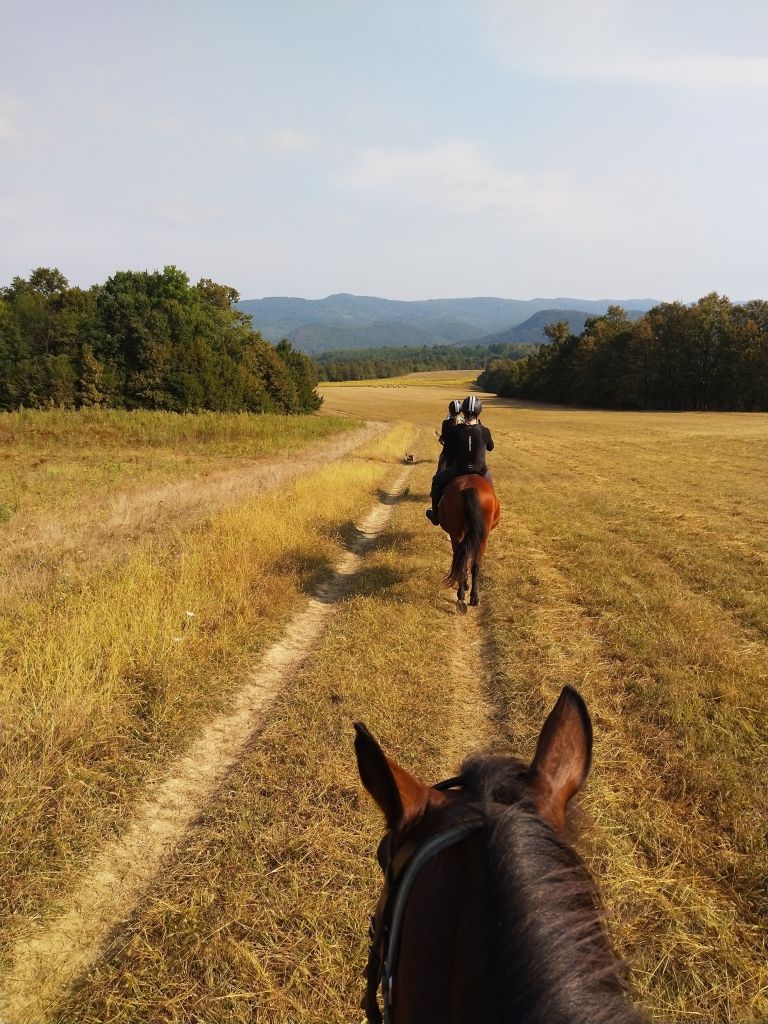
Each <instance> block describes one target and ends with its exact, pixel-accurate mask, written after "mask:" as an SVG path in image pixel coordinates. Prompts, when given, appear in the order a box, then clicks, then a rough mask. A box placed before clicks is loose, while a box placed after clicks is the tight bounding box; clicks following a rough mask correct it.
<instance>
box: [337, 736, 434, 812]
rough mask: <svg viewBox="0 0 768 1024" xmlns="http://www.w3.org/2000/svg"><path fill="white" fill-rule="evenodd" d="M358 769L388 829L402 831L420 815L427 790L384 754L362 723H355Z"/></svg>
mask: <svg viewBox="0 0 768 1024" xmlns="http://www.w3.org/2000/svg"><path fill="white" fill-rule="evenodd" d="M355 732H356V733H357V735H356V736H355V754H356V755H357V770H358V771H359V772H360V778H361V779H362V782H363V785H364V786H365V788H366V789H367V790H368V792H369V793H370V794H371V796H372V797H373V799H374V800H375V801H376V803H377V804H378V805H379V807H380V808H381V810H382V812H383V813H384V817H385V818H386V819H387V827H388V828H390V829H398V828H402V827H403V825H405V824H407V823H408V822H410V821H412V820H413V819H414V818H415V817H417V816H418V815H419V814H421V813H422V812H423V811H424V810H425V808H426V806H427V803H428V801H429V795H430V789H429V787H428V786H425V785H424V784H423V783H422V782H419V780H418V779H417V778H415V777H414V776H413V775H411V773H410V772H407V771H406V770H405V769H404V768H401V767H400V765H399V764H397V763H396V762H395V761H393V760H392V759H391V758H390V757H387V755H386V754H385V753H384V751H383V750H382V749H381V747H380V746H379V744H378V743H377V742H376V740H375V739H374V738H373V736H372V735H371V734H370V733H369V732H368V730H367V729H366V727H365V726H364V725H363V723H362V722H355Z"/></svg>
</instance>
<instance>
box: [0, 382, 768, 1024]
mask: <svg viewBox="0 0 768 1024" xmlns="http://www.w3.org/2000/svg"><path fill="white" fill-rule="evenodd" d="M437 376H438V375H429V378H428V379H427V381H426V383H425V382H423V381H422V379H420V378H421V375H419V376H416V377H414V378H411V379H409V380H406V381H402V382H400V384H399V385H396V386H394V387H393V386H392V384H393V381H385V382H381V383H380V384H379V383H376V382H374V383H373V384H370V385H367V386H366V385H360V384H359V383H356V384H353V385H325V386H324V393H325V405H324V412H328V413H336V414H341V415H343V416H344V417H346V419H347V420H356V419H360V418H368V419H376V420H385V421H386V420H390V421H392V423H393V428H394V429H393V431H392V432H391V433H390V434H389V435H388V436H387V438H386V439H384V440H379V441H374V442H370V443H369V447H367V448H362V449H360V450H358V451H357V452H356V454H355V457H354V458H348V459H345V460H344V461H343V463H342V465H339V466H331V467H329V468H328V469H318V470H316V473H317V476H313V477H312V478H311V479H308V480H306V481H303V480H296V481H294V482H292V484H291V488H292V490H291V492H290V500H289V503H288V509H287V511H286V506H285V505H280V506H278V505H277V503H276V501H275V499H274V497H273V496H271V495H270V494H265V495H262V496H255V497H254V496H251V497H249V498H248V500H246V501H242V502H240V501H236V502H234V503H233V504H232V505H231V506H230V507H227V508H226V509H222V510H221V511H219V512H217V513H216V514H215V515H212V516H210V517H208V518H205V519H203V520H202V521H200V522H198V523H197V524H196V525H195V526H194V528H191V529H186V528H185V529H184V530H183V531H174V530H169V531H168V532H165V533H162V534H160V535H159V536H157V537H153V538H152V539H151V541H146V542H144V543H139V544H137V547H136V550H135V551H132V552H131V554H130V556H129V557H127V558H125V559H123V560H121V561H120V562H119V563H117V564H115V565H114V566H113V567H112V568H111V569H110V571H109V572H108V573H106V574H104V575H103V577H101V576H100V577H99V580H98V585H97V586H95V587H90V586H89V587H86V588H83V591H82V593H80V594H78V595H77V597H76V598H73V599H71V600H68V601H67V602H66V603H65V605H64V607H63V608H62V609H61V610H57V611H56V613H55V614H53V613H52V612H51V609H50V607H49V609H48V615H47V617H46V615H45V614H44V604H43V603H42V602H39V603H38V604H36V605H35V608H36V609H37V611H35V615H38V613H39V617H37V618H34V617H30V612H29V607H28V606H26V605H23V604H19V605H18V606H17V607H16V610H15V614H14V615H8V616H6V617H5V619H4V625H3V627H2V628H3V630H4V632H3V634H2V637H3V639H2V644H3V648H2V650H3V659H4V660H3V666H4V672H5V675H6V678H7V679H8V681H9V683H8V685H7V686H6V687H5V688H4V690H5V692H4V695H3V699H4V700H5V705H4V708H3V717H4V719H5V720H6V721H10V722H11V724H12V728H11V730H10V733H8V734H7V737H8V736H9V737H10V741H9V740H8V738H6V747H5V751H4V756H5V762H4V764H5V769H6V772H7V775H6V779H7V782H6V785H7V786H8V787H9V789H7V790H6V793H10V794H11V795H12V796H13V797H14V800H12V801H8V802H7V803H6V805H5V806H6V807H7V808H8V810H7V811H6V815H7V818H6V822H5V823H4V839H8V838H9V837H10V840H11V848H12V849H13V850H14V851H15V854H14V859H13V861H12V863H11V864H10V865H9V867H10V870H4V878H5V886H6V889H5V892H6V897H5V898H6V913H10V923H11V927H10V929H9V936H10V938H11V939H12V938H13V937H14V936H15V935H17V934H23V932H24V929H25V927H26V926H27V923H28V921H29V920H30V919H34V918H35V917H37V916H38V915H40V914H41V913H44V912H45V911H46V909H47V908H49V907H50V905H51V901H52V900H53V897H54V891H55V890H61V891H63V892H64V893H66V885H67V880H68V879H69V878H70V877H71V876H72V875H73V874H75V873H76V872H77V869H78V866H79V865H80V864H81V863H83V862H84V861H85V860H86V859H87V854H88V851H89V850H90V849H92V848H93V847H94V846H95V845H97V844H98V843H99V842H100V841H102V840H103V838H104V837H105V836H106V835H109V834H112V833H114V832H115V831H119V828H120V827H121V825H120V820H121V815H124V814H125V812H126V808H130V805H131V801H132V799H133V796H134V794H135V793H136V792H137V791H138V789H139V788H140V787H141V785H142V784H143V781H144V780H145V779H146V778H147V777H148V776H150V775H151V774H152V773H153V772H154V771H156V770H157V767H158V765H161V764H162V763H164V761H165V760H166V759H167V758H168V757H169V756H170V754H171V752H172V751H174V750H178V749H180V748H181V747H182V746H183V745H184V744H185V743H186V742H187V740H188V739H189V737H190V736H191V735H193V734H194V732H195V730H196V729H197V728H199V725H200V723H201V722H202V721H204V720H205V719H206V718H207V717H209V716H210V715H211V714H213V713H214V711H215V710H216V709H217V708H219V707H221V706H222V703H223V702H225V701H226V699H227V695H228V694H229V693H231V692H232V688H233V687H234V686H235V685H236V684H237V680H238V679H239V678H242V676H243V675H244V673H246V672H247V668H248V665H249V663H252V662H253V661H254V660H255V659H257V658H258V655H259V653H260V651H262V650H263V649H264V648H265V646H266V645H267V644H268V643H269V642H270V640H271V639H272V638H274V637H276V636H277V635H279V632H280V629H281V624H282V623H283V622H284V621H285V620H286V618H287V616H288V615H289V614H290V612H291V611H292V610H293V609H295V608H296V607H298V606H299V605H300V603H301V601H302V600H303V595H304V593H305V592H306V591H307V590H308V589H310V588H311V587H312V586H313V584H315V583H316V582H317V581H318V580H319V579H321V578H322V577H323V575H324V574H325V573H327V571H328V567H329V565H330V564H331V562H332V561H333V559H334V557H335V556H336V555H337V553H338V552H339V551H340V550H341V549H342V546H343V540H344V538H345V537H348V536H349V529H350V524H351V521H352V520H354V519H355V518H356V517H358V516H359V515H360V514H361V512H362V511H363V510H364V509H365V508H366V507H367V506H368V505H369V504H370V502H371V501H372V500H373V498H374V495H375V493H376V490H377V488H381V487H386V483H387V481H388V480H390V479H391V478H392V474H393V473H394V472H395V470H396V466H397V465H398V464H399V463H400V461H401V459H402V455H403V453H404V452H405V451H406V450H411V451H414V453H415V455H416V459H417V462H416V465H415V467H414V470H413V475H412V477H411V481H410V490H409V492H408V493H406V495H405V497H404V498H403V500H401V501H400V502H398V503H397V504H396V505H395V506H394V509H393V515H392V518H391V520H390V521H389V524H388V525H387V527H386V529H385V531H384V533H383V534H382V536H381V537H380V538H379V539H378V540H377V541H376V542H375V544H374V546H373V549H372V551H371V552H370V553H369V554H368V555H367V556H366V559H365V565H364V568H363V569H362V570H361V571H359V572H358V573H357V575H356V576H355V578H354V580H353V581H352V584H351V591H350V593H349V595H348V596H347V597H346V599H345V600H344V601H342V602H341V603H340V604H339V605H338V606H337V608H336V609H335V611H334V615H333V616H332V618H331V619H330V625H329V626H328V628H327V630H326V631H325V632H324V634H323V637H322V640H321V641H320V642H319V643H318V644H317V645H316V646H315V647H314V649H313V650H312V652H311V654H310V656H309V657H308V659H307V660H306V661H305V663H304V665H303V666H302V668H301V670H300V671H299V672H297V673H296V674H295V675H294V676H293V677H292V678H291V679H290V680H289V682H288V683H287V685H286V686H285V687H284V688H283V690H282V691H281V693H280V695H279V697H278V699H277V701H276V703H275V704H274V705H273V706H272V708H271V710H270V714H269V721H268V723H267V725H266V726H265V728H264V730H263V731H262V732H261V733H260V734H259V736H258V739H256V740H255V741H254V743H253V745H252V747H251V749H250V751H249V752H248V754H247V756H246V757H245V758H244V759H243V760H242V761H241V763H240V764H239V765H238V767H237V768H236V770H235V771H234V772H233V773H232V774H231V775H230V776H229V777H228V779H227V781H226V784H225V786H224V787H223V789H222V791H221V793H220V796H219V799H218V800H217V801H216V802H215V803H214V804H212V805H211V806H210V807H209V809H208V811H207V813H206V814H205V815H204V817H203V818H202V819H201V820H200V821H199V822H198V823H197V825H196V826H195V828H194V829H193V830H192V831H191V832H189V833H188V834H187V835H186V836H184V837H183V840H182V843H181V845H180V847H179V849H178V850H177V851H176V853H175V854H174V856H173V857H172V859H171V860H170V861H169V862H168V864H167V867H166V870H165V871H164V872H163V873H162V874H161V876H160V877H158V878H156V880H155V882H154V884H153V886H152V888H151V889H150V891H149V892H148V893H147V894H146V896H145V898H143V899H142V901H141V902H140V904H139V905H138V906H137V907H136V908H135V910H134V911H133V913H132V915H131V916H130V919H129V920H128V921H127V922H126V923H125V924H124V925H123V926H122V927H120V928H119V929H118V931H117V932H116V934H115V935H114V936H113V939H112V941H111V943H110V945H109V947H108V949H107V950H106V951H105V953H104V956H103V958H102V959H101V960H100V961H99V962H98V963H97V964H95V965H94V966H93V967H92V968H91V969H90V971H89V972H88V974H87V976H86V977H84V978H83V979H82V981H81V983H80V985H78V986H77V987H76V988H75V990H74V991H72V992H71V993H70V994H69V995H68V996H67V997H66V998H65V999H64V1000H63V1002H62V1003H61V1004H60V1005H59V1006H58V1007H57V1008H56V1009H55V1010H54V1012H53V1013H52V1014H51V1017H50V1019H51V1020H52V1021H56V1022H58V1024H75V1022H77V1024H97V1022H99V1024H101V1022H114V1024H118V1022H119V1024H129V1022H130V1024H133V1022H138V1021H142V1024H159V1022H174V1024H176V1022H178V1024H181V1022H188V1021H206V1022H208V1021H210V1022H221V1024H224V1022H230V1021H232V1022H234V1021H242V1022H246V1021H251V1020H259V1021H265V1022H275V1024H277V1022H281V1024H282V1022H285V1024H289V1022H296V1021H315V1020H322V1021H327V1022H339V1024H341V1022H342V1021H345V1022H347V1021H349V1020H355V1019H358V1018H359V1016H360V1011H359V1010H357V1009H356V1006H357V1003H358V1001H359V998H360V994H361V991H362V979H361V977H360V972H361V970H362V967H363V964H364V962H365V942H366V937H365V932H366V921H367V913H368V912H369V911H370V909H371V907H372V905H373V901H374V898H375V893H376V889H377V885H378V878H377V875H378V869H377V868H376V866H375V861H374V858H373V851H374V849H375V845H376V842H377V840H378V836H379V835H380V822H379V820H378V817H377V813H376V812H375V808H373V807H372V806H371V805H370V803H369V801H367V800H366V799H365V798H364V795H363V794H362V792H361V789H360V786H359V784H358V782H357V780H356V776H355V771H354V760H353V755H352V746H351V741H352V735H351V729H350V723H351V722H352V721H353V720H355V719H358V718H362V719H363V720H365V721H366V722H367V723H368V724H369V726H370V727H371V728H372V729H373V730H374V731H375V732H376V733H377V735H379V736H380V738H381V739H382V741H383V742H384V743H385V745H386V746H387V747H388V749H389V750H391V751H392V752H393V753H394V754H395V755H396V756H398V757H399V758H400V759H401V760H402V761H403V762H404V763H406V764H407V765H409V766H410V767H411V768H412V769H413V770H415V771H416V772H417V773H420V774H421V775H422V776H423V777H424V778H425V779H427V780H432V779H435V778H437V777H438V776H441V775H444V774H446V773H450V772H451V771H452V770H453V769H454V768H455V767H456V766H457V764H458V762H459V761H460V759H461V756H462V755H463V754H464V753H465V752H469V751H471V750H473V749H477V748H478V747H482V746H485V745H487V744H490V745H493V746H501V747H506V748H510V749H512V750H514V751H515V752H517V753H519V754H521V755H525V756H530V754H531V753H532V745H533V742H534V740H535V735H536V734H537V732H538V728H539V726H540V724H541V719H542V716H543V714H544V713H545V711H546V709H548V707H549V706H551V704H552V703H553V701H554V699H555V697H556V695H557V693H558V692H559V690H560V687H561V686H562V685H563V683H566V682H568V683H572V684H573V685H575V686H577V687H578V688H579V690H580V691H581V692H582V693H583V694H584V696H585V698H586V699H587V701H588V703H589V705H590V708H591V711H592V715H593V719H594V723H595V763H594V767H593V774H592V776H591V778H590V781H589V784H588V786H587V788H586V790H585V793H584V795H583V797H582V800H581V806H582V809H583V814H582V818H583V825H582V834H581V838H580V842H579V848H580V850H581V852H582V854H583V855H584V856H585V858H586V859H587V861H588V863H589V864H590V866H591V868H592V870H593V872H594V874H595V876H596V877H597V879H598V881H599V883H600V886H601V888H602V891H603V893H604V898H605V903H606V909H607V914H608V922H609V927H610V930H611V933H612V936H613V939H614V942H615V945H616V947H617V949H618V951H619V952H620V953H621V954H622V955H623V956H624V957H626V959H627V960H628V962H629V964H630V968H631V977H632V981H633V984H634V986H635V987H636V989H637V991H638V993H639V996H640V999H641V1001H642V1002H643V1003H644V1005H645V1006H646V1007H647V1008H648V1009H649V1010H650V1011H651V1013H652V1015H653V1016H654V1018H655V1019H657V1020H659V1021H665V1022H666V1021H701V1022H712V1024H713V1022H715V1021H717V1022H721V1021H722V1022H725V1021H727V1022H732V1024H747V1022H749V1024H758V1022H762V1021H764V1020H765V1019H766V1015H767V1014H768V968H767V967H766V941H765V914H766V890H765V879H766V877H768V856H767V855H766V844H765V821H766V810H767V809H768V808H767V807H766V789H765V779H766V773H767V771H768V729H767V727H766V722H768V690H767V689H766V682H768V679H767V677H766V666H767V665H768V659H767V658H766V654H768V650H767V648H768V600H767V599H766V594H768V588H767V587H766V584H767V583H768V511H767V506H766V497H768V494H766V490H767V487H766V474H765V466H766V464H768V458H767V457H768V417H766V416H761V415H731V414H689V413H686V414H676V415H673V414H621V413H600V412H582V411H576V410H555V409H552V408H547V407H543V406H542V407H536V406H526V405H522V404H513V403H510V402H504V401H501V400H497V399H489V400H488V402H487V405H486V410H485V413H484V416H483V420H484V422H485V423H486V424H487V425H488V426H489V427H490V428H491V429H492V431H493V434H494V438H495V440H496V443H497V448H496V450H495V451H494V453H493V456H492V458H491V463H492V467H493V469H494V474H495V478H496V482H497V486H498V490H499V494H500V498H501V501H502V510H503V511H502V521H501V523H500V525H499V527H498V529H497V531H496V532H495V534H494V536H493V538H492V541H491V545H490V551H489V557H488V561H487V566H486V570H485V573H484V576H483V579H482V583H481V597H482V605H481V607H480V609H479V610H478V611H477V612H474V613H472V614H471V615H470V616H467V617H466V618H463V617H460V616H457V615H456V614H455V612H454V607H453V603H452V595H451V594H450V592H448V591H446V590H445V589H444V588H442V587H441V584H440V580H441V577H442V575H443V573H444V572H445V570H446V569H447V566H448V561H449V555H448V550H449V549H448V544H447V539H446V538H445V536H444V535H443V534H442V532H441V531H436V530H434V529H432V528H431V527H430V526H429V525H428V524H427V523H426V521H425V519H424V513H423V509H424V507H425V505H426V495H427V492H428V487H429V479H430V476H431V472H432V465H433V461H434V460H436V456H437V449H438V446H437V442H436V438H435V435H434V430H435V427H438V426H439V423H440V420H441V419H442V417H443V415H444V411H445V407H446V405H447V402H448V400H449V399H450V398H452V397H455V395H454V392H455V391H456V388H457V387H459V384H460V375H459V377H456V376H453V377H449V378H447V380H448V382H447V383H446V382H445V378H444V379H443V380H440V379H435V378H436V377H437ZM463 387H464V386H463V385H462V388H463ZM321 422H328V423H333V422H334V421H333V420H332V419H331V418H330V417H328V418H321ZM397 424H401V425H400V426H397ZM0 429H1V428H0ZM414 438H416V440H414ZM151 460H152V456H151V455H147V462H148V463H150V464H151ZM323 474H326V475H325V476H323ZM321 478H322V482H323V483H324V484H325V486H324V487H323V486H321ZM318 494H323V495H325V497H324V498H322V500H318ZM2 528H3V527H2V526H0V529H2ZM189 610H192V611H194V612H195V615H194V617H193V618H192V619H191V620H189V619H188V617H187V616H186V612H187V611H189ZM184 623H187V624H186V625H184ZM52 823H54V824H53V827H52ZM64 898H65V897H64ZM14 1024H15V1022H14ZM19 1024H21V1022H19Z"/></svg>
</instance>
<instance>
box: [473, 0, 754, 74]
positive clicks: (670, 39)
mask: <svg viewBox="0 0 768 1024" xmlns="http://www.w3.org/2000/svg"><path fill="white" fill-rule="evenodd" d="M477 2H478V7H477V10H478V11H479V13H480V17H481V18H482V19H483V21H484V24H485V26H486V31H487V36H488V41H489V46H490V47H491V49H492V50H493V52H494V53H495V54H496V55H497V57H499V58H500V59H501V60H502V61H503V62H504V63H506V64H507V65H509V66H511V67H514V68H517V69H519V70H522V71H527V72H530V73H533V74H536V75H538V76H542V77H552V78H574V79H580V80H585V81H589V80H593V81H616V82H621V81H625V82H640V83H645V84H647V85H658V86H666V87H679V88H686V89H695V90H722V89H733V90H737V89H742V90H762V89H768V57H766V56H764V55H763V53H762V52H761V50H763V49H764V48H763V47H760V49H758V50H757V52H755V50H754V46H755V41H756V40H761V39H765V37H766V32H768V5H749V7H748V8H747V7H744V8H743V9H742V10H740V11H735V12H734V13H733V15H732V16H729V18H730V20H722V19H723V13H722V8H720V7H719V6H718V5H717V4H715V3H714V0H700V2H697V3H696V4H695V5H694V4H692V3H688V2H682V3H680V2H678V3H677V4H670V3H669V2H668V0H579V3H573V2H564V0H537V2H536V3H535V4H532V3H530V2H529V0H477ZM715 18H716V19H717V20H718V21H719V22H720V23H721V26H722V32H721V35H722V41H721V42H720V46H722V49H717V48H716V47H717V46H718V37H717V35H715V36H713V34H712V32H711V22H712V21H713V20H714V19H715ZM733 25H737V26H738V27H739V32H738V33H736V34H735V35H732V36H730V37H729V36H728V35H727V33H728V30H729V29H731V28H733Z"/></svg>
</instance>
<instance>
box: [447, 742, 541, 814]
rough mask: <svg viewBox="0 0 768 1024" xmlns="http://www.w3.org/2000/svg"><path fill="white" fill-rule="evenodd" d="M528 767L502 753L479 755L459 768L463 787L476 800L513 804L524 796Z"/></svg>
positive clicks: (527, 786)
mask: <svg viewBox="0 0 768 1024" xmlns="http://www.w3.org/2000/svg"><path fill="white" fill-rule="evenodd" d="M530 772H531V770H530V766H529V765H528V764H526V762H525V761H520V760H519V759H518V758H516V757H511V756H509V755H505V754H481V755H474V756H472V757H470V758H468V759H467V760H466V761H465V762H464V764H463V765H462V767H461V776H462V779H463V780H464V784H465V786H466V788H467V790H468V791H469V792H470V793H471V794H472V795H473V797H474V798H475V799H478V800H490V801H493V802H494V803H501V804H513V803H517V802H518V801H520V800H523V799H525V797H526V796H527V795H528V792H529V790H530V786H531V774H530Z"/></svg>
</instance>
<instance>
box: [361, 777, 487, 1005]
mask: <svg viewBox="0 0 768 1024" xmlns="http://www.w3.org/2000/svg"><path fill="white" fill-rule="evenodd" d="M461 784H462V779H461V778H460V777H457V778H453V779H446V780H445V782H438V783H437V785H435V786H433V787H432V788H433V789H438V790H447V789H452V788H454V787H455V786H460V785H461ZM485 824H486V819H485V817H484V816H482V815H481V814H480V813H479V812H475V813H473V814H471V815H468V816H466V817H464V818H462V819H461V821H460V822H459V823H458V824H456V825H453V826H451V827H450V828H447V829H444V830H443V831H442V832H438V833H437V834H436V835H434V836H431V837H430V838H429V839H426V840H425V841H424V842H423V843H421V844H417V845H415V846H414V845H413V844H412V843H409V842H405V843H404V844H403V845H402V846H401V847H400V849H398V851H397V853H396V854H395V856H394V858H392V859H391V860H389V861H388V862H387V866H386V872H385V875H386V883H385V886H384V888H383V889H382V893H381V897H380V898H379V903H378V905H377V907H376V912H375V914H373V915H372V916H371V926H370V930H369V937H370V946H369V948H368V965H367V967H366V969H365V977H366V990H365V997H364V999H363V1003H362V1008H363V1009H364V1010H365V1017H366V1020H367V1021H368V1024H392V1021H393V1017H392V1013H393V1006H394V982H395V964H396V963H397V954H398V952H399V946H400V933H401V930H402V925H403V918H404V916H405V906H406V903H407V900H408V896H409V894H410V892H411V889H412V888H413V885H414V882H415V881H416V878H417V876H418V874H419V872H420V871H421V869H422V868H423V867H424V865H425V864H427V863H428V862H429V861H430V860H432V858H433V857H435V856H436V855H437V854H438V853H440V852H442V851H443V850H447V849H448V848H449V847H451V846H455V845H456V844H457V843H460V842H462V841H463V840H464V839H467V838H468V837H469V836H472V835H475V834H476V833H477V832H479V831H480V830H481V829H482V828H484V827H485ZM379 989H381V1000H382V1006H383V1010H382V1009H381V1008H380V1007H379V1001H378V991H379Z"/></svg>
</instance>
